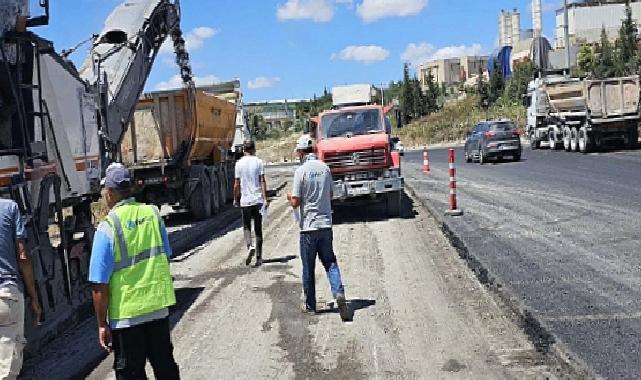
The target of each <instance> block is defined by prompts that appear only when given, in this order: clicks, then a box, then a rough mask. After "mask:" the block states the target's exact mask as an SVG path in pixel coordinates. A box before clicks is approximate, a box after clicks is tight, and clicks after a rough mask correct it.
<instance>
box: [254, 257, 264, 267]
mask: <svg viewBox="0 0 641 380" xmlns="http://www.w3.org/2000/svg"><path fill="white" fill-rule="evenodd" d="M261 265H263V257H262V256H260V255H257V256H256V264H254V267H255V268H258V267H259V266H261Z"/></svg>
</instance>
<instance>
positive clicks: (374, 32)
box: [32, 0, 561, 101]
mask: <svg viewBox="0 0 641 380" xmlns="http://www.w3.org/2000/svg"><path fill="white" fill-rule="evenodd" d="M33 2H34V1H33V0H32V3H33ZM50 2H51V11H50V13H51V19H50V25H49V26H46V27H40V28H36V29H35V30H34V32H36V33H37V34H39V35H41V36H43V37H45V38H47V39H49V40H52V41H53V42H54V45H55V48H56V50H57V51H61V50H62V49H67V48H70V47H72V46H74V45H76V44H77V43H79V42H81V41H83V40H86V39H87V38H89V37H90V36H91V35H92V34H93V33H98V32H100V30H101V29H102V26H103V24H104V21H105V19H106V18H107V16H108V15H109V14H110V13H111V11H112V10H113V8H114V7H116V6H117V5H118V4H119V3H120V2H121V1H120V0H50ZM180 3H181V8H182V21H181V24H182V30H183V32H184V33H185V34H186V40H187V48H188V50H189V53H190V55H191V62H192V67H193V71H194V74H195V76H196V82H197V84H210V83H212V82H215V81H221V80H231V79H235V78H239V79H240V80H241V82H242V86H243V93H244V97H245V101H260V100H274V99H284V98H288V99H300V98H311V97H313V96H314V95H315V94H322V92H323V90H324V88H328V89H331V87H332V86H334V85H341V84H352V83H370V84H380V83H388V82H389V81H390V80H399V79H401V77H402V70H403V63H404V62H410V63H411V64H412V65H414V67H415V66H416V65H418V64H419V63H422V62H425V61H427V60H429V59H434V58H449V57H452V56H457V55H461V54H487V53H489V52H491V51H492V50H493V49H494V48H495V47H496V45H497V40H498V26H497V24H498V15H499V13H500V11H501V10H502V9H513V8H517V9H519V11H520V12H521V20H522V28H523V29H528V28H531V25H532V17H531V14H530V3H531V1H530V0H486V1H479V0H182V1H181V2H180ZM560 4H561V1H559V0H543V8H544V11H545V12H544V14H543V25H544V30H543V33H544V35H545V36H547V37H548V38H549V39H550V40H551V42H552V40H553V39H554V23H555V21H554V14H555V13H554V10H555V9H557V8H559V7H560ZM33 9H35V8H34V7H33V6H32V10H33ZM87 52H88V50H87V49H86V48H81V49H78V50H77V52H76V53H74V54H73V55H72V56H71V59H72V60H73V61H74V62H75V63H76V65H77V66H80V65H81V64H82V62H83V61H84V60H85V57H86V55H87ZM173 58H174V57H173V53H172V51H171V49H166V48H163V49H162V50H161V52H160V54H159V56H158V58H157V61H156V63H155V65H154V68H153V71H152V73H151V75H150V77H149V79H148V81H147V85H146V88H145V90H146V91H154V90H159V89H167V88H175V87H178V86H180V80H179V78H178V76H177V73H178V69H177V66H176V65H175V63H174V62H173V61H174V60H173Z"/></svg>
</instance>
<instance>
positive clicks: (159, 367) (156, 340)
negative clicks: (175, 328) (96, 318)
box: [112, 318, 180, 380]
mask: <svg viewBox="0 0 641 380" xmlns="http://www.w3.org/2000/svg"><path fill="white" fill-rule="evenodd" d="M112 338H113V349H114V370H115V371H116V379H117V380H140V379H143V380H146V379H147V375H146V374H145V364H146V362H147V360H149V363H150V364H151V367H152V368H153V370H154V377H155V378H156V379H158V380H177V379H180V375H179V373H178V364H176V361H175V360H174V353H173V351H174V347H173V345H172V344H171V336H170V332H169V318H163V319H158V320H155V321H151V322H147V323H143V324H141V325H138V326H133V327H128V328H124V329H118V330H113V332H112Z"/></svg>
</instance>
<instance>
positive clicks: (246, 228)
mask: <svg viewBox="0 0 641 380" xmlns="http://www.w3.org/2000/svg"><path fill="white" fill-rule="evenodd" d="M261 208H263V205H262V204H257V205H254V206H248V207H241V212H242V215H243V232H244V233H245V243H247V248H249V247H250V246H251V245H252V219H253V220H254V232H255V233H256V257H257V258H258V257H261V258H262V257H263V216H262V215H261V214H260V209H261Z"/></svg>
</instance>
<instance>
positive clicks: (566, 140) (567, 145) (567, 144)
mask: <svg viewBox="0 0 641 380" xmlns="http://www.w3.org/2000/svg"><path fill="white" fill-rule="evenodd" d="M571 141H572V130H570V127H563V149H565V151H566V152H570V151H571V150H572V144H571Z"/></svg>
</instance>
